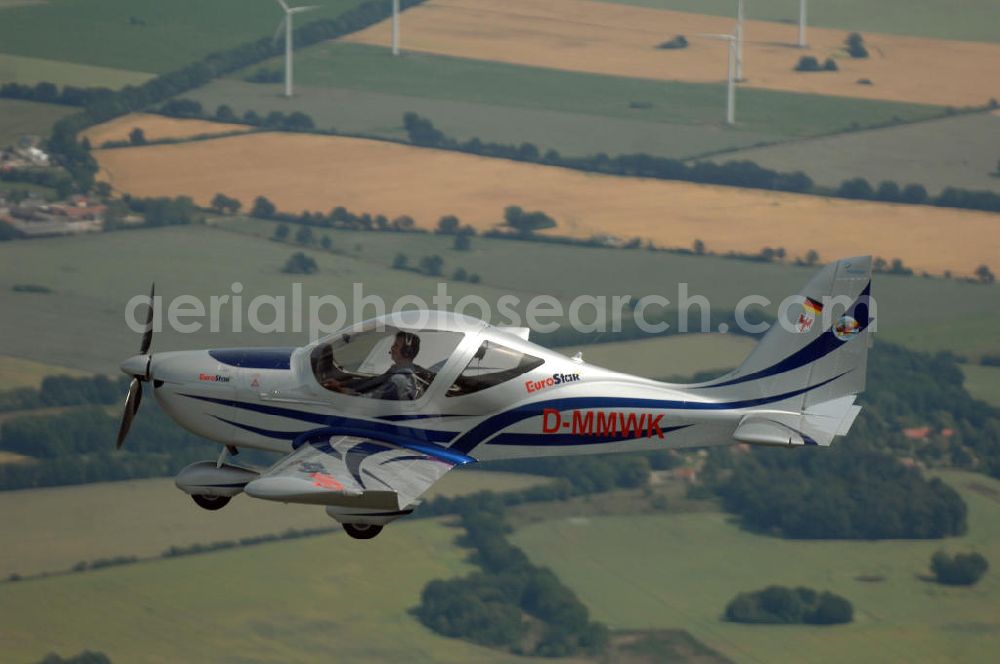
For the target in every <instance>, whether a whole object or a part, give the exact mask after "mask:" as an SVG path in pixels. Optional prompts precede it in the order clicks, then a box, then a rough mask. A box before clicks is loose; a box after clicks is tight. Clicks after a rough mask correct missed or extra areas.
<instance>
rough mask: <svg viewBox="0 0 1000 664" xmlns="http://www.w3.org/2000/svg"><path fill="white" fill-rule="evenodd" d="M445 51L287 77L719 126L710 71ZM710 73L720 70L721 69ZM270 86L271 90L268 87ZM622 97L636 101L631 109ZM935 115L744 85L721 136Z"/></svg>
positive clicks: (319, 56) (328, 59)
mask: <svg viewBox="0 0 1000 664" xmlns="http://www.w3.org/2000/svg"><path fill="white" fill-rule="evenodd" d="M429 4H432V3H429ZM420 11H423V9H422V8H420V7H418V8H414V9H411V10H409V11H408V12H407V13H406V16H407V19H409V17H410V14H411V13H413V12H420ZM363 34H364V33H359V35H363ZM504 34H507V33H504ZM404 43H405V42H404ZM448 55H449V54H446V55H435V54H433V53H419V52H416V53H413V52H406V53H404V54H403V56H402V57H398V58H394V57H393V56H392V55H391V52H390V51H389V50H388V49H386V48H383V47H379V46H372V45H367V44H357V43H345V42H342V41H335V42H327V43H323V44H318V45H316V46H314V47H311V48H308V49H305V50H303V51H302V52H301V54H298V57H297V58H296V63H295V64H296V69H295V71H296V79H295V80H296V82H297V83H300V84H304V85H309V86H314V87H316V86H320V87H333V88H347V89H354V90H365V91H370V92H381V93H386V94H395V95H402V96H406V97H417V98H430V99H438V100H447V101H464V102H471V103H477V104H485V105H490V106H501V107H506V106H510V107H515V108H527V109H545V110H552V111H560V112H564V113H571V114H584V115H595V116H600V117H606V118H615V119H619V120H639V121H643V122H656V123H668V124H682V125H696V126H704V125H709V126H712V125H719V126H724V125H723V119H724V117H725V95H726V91H725V86H724V85H721V84H719V81H718V80H717V79H718V78H719V77H715V78H711V79H708V80H707V82H706V81H688V82H683V81H684V80H685V79H684V78H682V77H681V78H680V80H678V81H673V80H667V81H663V80H656V81H653V80H648V78H643V77H641V76H639V74H638V73H635V72H632V71H631V70H623V71H611V72H601V71H596V72H591V71H589V70H587V69H582V70H572V69H568V68H559V67H555V68H553V67H551V66H550V65H549V66H546V65H547V64H548V63H544V62H534V61H530V60H523V61H514V62H510V61H508V60H505V59H504V58H497V59H496V61H492V62H491V61H487V60H486V59H485V58H472V56H471V54H462V55H465V56H466V57H461V56H460V57H448ZM278 65H279V62H278V61H277V60H273V61H271V62H270V64H269V66H271V67H274V68H276V67H278ZM719 71H720V72H722V73H723V75H724V73H725V69H724V68H723V69H720V70H719ZM722 78H723V79H724V76H722ZM487 82H488V83H487ZM264 87H267V86H264ZM272 90H273V91H274V93H276V92H277V87H272ZM553 91H558V94H553ZM631 102H637V103H639V104H640V105H642V106H644V107H643V108H633V107H632V106H630V103H631ZM647 105H648V106H647ZM940 111H941V109H939V108H935V107H933V106H926V105H921V104H909V103H893V102H881V101H872V100H863V99H852V98H850V97H833V98H831V97H828V96H822V95H820V96H818V95H813V94H794V93H790V92H775V91H770V90H753V89H747V90H741V91H740V94H739V125H738V127H737V128H736V129H735V130H729V131H727V132H726V133H728V134H734V135H735V137H734V138H736V139H737V140H739V134H740V133H741V132H749V133H751V134H763V135H765V136H766V135H783V136H812V135H817V134H823V133H829V132H832V131H840V130H843V129H846V128H848V127H850V126H852V125H853V124H855V123H856V124H858V125H862V126H865V125H870V124H876V123H881V122H887V121H889V120H891V119H892V118H893V117H899V118H901V119H903V120H913V119H921V118H926V117H930V116H933V115H935V114H938V113H940ZM446 118H447V116H446ZM432 119H434V118H433V117H432Z"/></svg>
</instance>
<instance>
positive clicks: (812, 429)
mask: <svg viewBox="0 0 1000 664" xmlns="http://www.w3.org/2000/svg"><path fill="white" fill-rule="evenodd" d="M854 400H855V395H853V394H849V395H846V396H843V397H838V398H836V399H831V400H829V401H824V402H822V403H818V404H815V405H813V406H810V407H808V408H807V409H806V410H805V411H803V412H798V413H797V412H789V411H754V412H752V413H748V414H746V415H744V416H743V419H742V420H740V423H739V426H737V427H736V431H735V432H734V433H733V438H735V439H736V440H738V441H739V442H741V443H750V444H752V445H786V446H787V445H821V446H824V447H825V446H827V445H830V444H831V443H832V442H833V439H834V438H835V437H836V436H845V435H847V432H848V431H850V428H851V425H852V424H853V423H854V418H856V417H857V416H858V413H860V412H861V406H856V405H854Z"/></svg>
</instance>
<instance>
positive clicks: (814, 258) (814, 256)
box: [806, 249, 819, 265]
mask: <svg viewBox="0 0 1000 664" xmlns="http://www.w3.org/2000/svg"><path fill="white" fill-rule="evenodd" d="M818 262H819V254H818V253H817V252H816V250H815V249H810V250H809V251H807V252H806V265H815V264H816V263H818Z"/></svg>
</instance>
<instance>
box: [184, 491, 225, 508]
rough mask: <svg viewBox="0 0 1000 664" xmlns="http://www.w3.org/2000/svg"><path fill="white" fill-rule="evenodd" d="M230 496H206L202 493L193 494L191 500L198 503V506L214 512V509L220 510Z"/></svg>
mask: <svg viewBox="0 0 1000 664" xmlns="http://www.w3.org/2000/svg"><path fill="white" fill-rule="evenodd" d="M229 499H230V496H206V495H202V494H193V495H192V496H191V500H193V501H194V502H196V503H197V504H198V507H200V508H202V509H206V510H210V511H212V512H214V511H215V510H221V509H222V508H223V507H225V506H226V505H228V504H229Z"/></svg>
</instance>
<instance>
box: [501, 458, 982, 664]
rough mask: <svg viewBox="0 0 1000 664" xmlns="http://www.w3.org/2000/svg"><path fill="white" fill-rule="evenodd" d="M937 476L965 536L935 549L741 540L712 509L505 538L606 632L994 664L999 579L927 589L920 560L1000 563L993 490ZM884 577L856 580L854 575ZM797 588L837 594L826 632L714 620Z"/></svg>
mask: <svg viewBox="0 0 1000 664" xmlns="http://www.w3.org/2000/svg"><path fill="white" fill-rule="evenodd" d="M944 476H945V477H946V478H947V480H948V482H949V483H950V484H952V486H954V487H955V488H956V489H958V490H959V491H960V493H961V494H962V497H963V498H964V499H965V501H966V502H967V503H968V505H969V534H968V535H966V536H964V537H960V538H952V539H948V540H946V541H944V542H942V541H883V542H849V541H793V540H782V539H776V538H771V537H765V536H760V535H753V534H750V533H747V532H744V531H742V530H740V529H739V528H737V527H736V526H735V525H733V524H732V523H730V521H729V518H728V517H727V516H726V515H724V514H721V513H709V514H670V515H662V516H615V517H602V518H592V519H587V518H580V517H575V518H569V519H564V520H560V521H547V522H543V523H540V524H536V525H531V526H528V527H526V528H524V529H522V530H518V531H516V532H515V534H514V535H513V537H512V539H513V541H514V542H515V543H516V544H517V545H518V546H521V547H522V548H523V549H524V550H525V551H526V552H527V553H528V554H529V555H530V557H531V559H532V562H534V563H536V564H540V565H547V566H549V567H551V568H552V569H553V570H554V571H555V572H556V573H557V574H558V575H559V577H560V579H561V580H562V581H563V582H564V583H566V584H567V585H569V586H570V587H571V588H572V589H573V590H574V591H576V593H577V594H578V595H579V596H580V598H581V599H582V600H583V601H584V603H586V604H587V606H588V607H589V608H590V610H591V612H592V614H593V615H594V617H595V618H596V619H598V620H602V621H605V622H607V623H608V625H609V626H611V627H613V628H628V629H645V628H656V627H672V628H680V629H686V630H687V631H689V632H690V633H691V634H692V636H694V637H695V638H697V639H698V640H700V641H701V642H703V643H705V644H706V645H707V646H709V647H711V648H714V649H716V650H718V651H719V652H721V653H723V654H724V655H727V656H729V657H732V658H733V659H735V660H737V661H765V662H778V661H782V662H784V661H788V662H844V661H852V662H854V661H857V662H861V661H863V662H886V661H897V662H900V661H956V660H958V661H969V662H972V661H982V662H986V661H992V660H993V659H994V657H995V654H996V650H997V647H998V646H1000V612H998V611H997V607H998V606H1000V575H998V574H996V573H995V572H990V573H988V574H987V576H986V577H984V579H983V580H982V581H981V582H980V583H979V584H978V585H976V586H975V587H972V588H949V587H945V586H939V585H937V584H934V583H930V582H928V581H926V580H924V579H923V578H921V577H923V576H925V575H927V574H929V570H928V565H929V560H930V556H931V554H932V553H934V552H935V551H937V550H939V549H941V548H944V549H947V550H949V551H967V550H976V551H979V552H980V553H982V554H983V555H985V556H986V557H987V558H988V559H989V560H990V561H996V560H1000V481H997V480H992V479H989V478H987V477H985V476H982V475H975V474H971V473H960V472H948V473H945V474H944ZM876 576H883V577H884V580H882V581H877V582H872V581H867V582H866V581H861V580H858V577H876ZM770 584H782V585H790V586H795V585H805V586H809V587H812V588H816V589H819V590H831V591H833V592H836V593H838V594H841V595H843V596H845V597H847V598H848V599H849V600H850V601H851V602H852V603H853V604H854V607H855V621H854V623H852V624H851V625H847V626H836V627H807V626H795V627H792V626H761V625H739V624H734V623H728V622H725V621H723V620H722V619H721V615H722V612H723V610H724V608H725V606H726V603H727V602H728V601H729V600H730V599H732V597H733V596H734V595H735V594H736V593H737V592H739V591H748V590H757V589H760V588H762V587H764V586H767V585H770Z"/></svg>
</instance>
